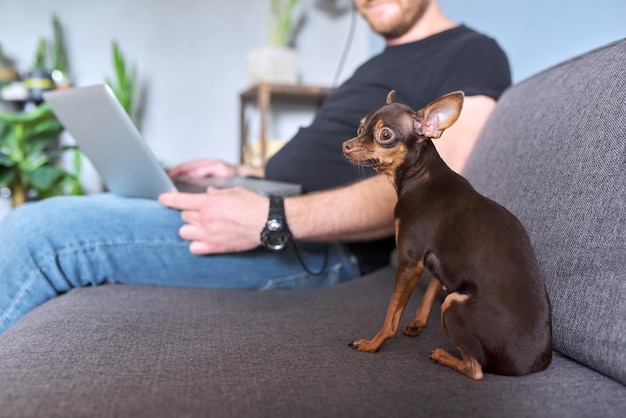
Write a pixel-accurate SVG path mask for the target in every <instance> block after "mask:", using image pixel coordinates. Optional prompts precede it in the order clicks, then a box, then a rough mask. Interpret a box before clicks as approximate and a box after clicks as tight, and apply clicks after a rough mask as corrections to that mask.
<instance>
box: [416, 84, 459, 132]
mask: <svg viewBox="0 0 626 418" xmlns="http://www.w3.org/2000/svg"><path fill="white" fill-rule="evenodd" d="M463 98H464V93H463V92H462V91H455V92H452V93H448V94H446V95H445V96H441V97H440V98H438V99H437V100H435V101H434V102H432V103H430V104H429V105H428V106H426V107H425V108H423V109H422V110H419V111H417V112H416V113H415V133H416V134H417V135H421V136H425V137H427V138H439V137H440V136H441V134H443V131H444V130H446V129H448V128H449V127H450V126H452V125H453V124H454V122H456V121H457V119H458V118H459V115H460V114H461V109H462V108H463Z"/></svg>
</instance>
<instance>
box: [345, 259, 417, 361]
mask: <svg viewBox="0 0 626 418" xmlns="http://www.w3.org/2000/svg"><path fill="white" fill-rule="evenodd" d="M423 271H424V263H423V262H422V261H420V262H419V263H418V264H417V266H415V267H414V268H404V269H398V272H397V274H396V282H395V284H394V288H393V293H392V294H391V301H390V302H389V307H388V308H387V315H386V317H385V322H384V324H383V326H382V328H381V329H380V331H378V333H377V334H376V335H375V336H374V338H372V339H371V340H357V341H355V342H353V343H351V344H350V347H352V348H354V349H356V350H359V351H364V352H368V353H373V352H375V351H378V349H379V348H380V346H381V345H382V344H383V343H384V342H385V341H387V340H388V339H389V338H393V337H395V336H396V334H397V333H398V324H399V322H400V318H401V317H402V313H403V312H404V308H406V304H407V303H408V301H409V298H410V297H411V293H412V292H413V289H414V288H415V286H416V285H417V281H418V279H419V278H420V276H421V275H422V272H423Z"/></svg>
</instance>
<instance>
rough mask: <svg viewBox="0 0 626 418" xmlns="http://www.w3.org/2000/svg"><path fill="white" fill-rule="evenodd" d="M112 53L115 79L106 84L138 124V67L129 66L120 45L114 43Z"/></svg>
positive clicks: (109, 79) (107, 81)
mask: <svg viewBox="0 0 626 418" xmlns="http://www.w3.org/2000/svg"><path fill="white" fill-rule="evenodd" d="M111 52H112V55H113V73H114V76H115V77H114V78H113V79H111V78H107V80H106V83H107V84H108V85H109V87H111V90H113V93H115V96H116V97H117V99H118V100H119V101H120V103H121V105H122V107H123V108H124V110H126V113H128V115H129V116H130V117H131V119H133V121H134V122H135V124H137V122H138V121H137V113H136V100H135V94H136V83H137V66H136V65H133V66H129V65H128V63H127V62H126V58H125V57H124V54H123V53H122V50H121V49H120V46H119V43H118V42H117V41H113V42H112V44H111Z"/></svg>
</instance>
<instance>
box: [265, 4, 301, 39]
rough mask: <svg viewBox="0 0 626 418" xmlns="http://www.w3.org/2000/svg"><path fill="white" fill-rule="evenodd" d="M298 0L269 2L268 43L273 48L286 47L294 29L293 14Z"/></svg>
mask: <svg viewBox="0 0 626 418" xmlns="http://www.w3.org/2000/svg"><path fill="white" fill-rule="evenodd" d="M298 1H299V0H271V12H272V13H271V19H270V22H269V42H270V44H271V45H274V46H282V47H286V46H288V42H289V37H290V36H291V32H292V30H293V28H294V20H293V17H294V16H293V12H294V9H295V7H296V5H297V4H298Z"/></svg>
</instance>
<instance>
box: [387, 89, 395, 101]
mask: <svg viewBox="0 0 626 418" xmlns="http://www.w3.org/2000/svg"><path fill="white" fill-rule="evenodd" d="M395 102H396V91H395V90H391V91H390V92H389V93H388V94H387V104H391V103H395Z"/></svg>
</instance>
